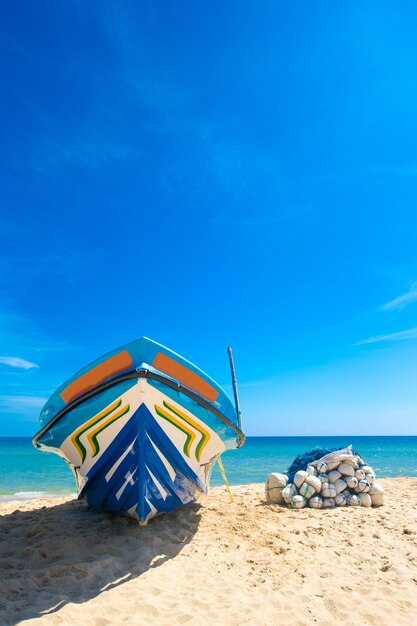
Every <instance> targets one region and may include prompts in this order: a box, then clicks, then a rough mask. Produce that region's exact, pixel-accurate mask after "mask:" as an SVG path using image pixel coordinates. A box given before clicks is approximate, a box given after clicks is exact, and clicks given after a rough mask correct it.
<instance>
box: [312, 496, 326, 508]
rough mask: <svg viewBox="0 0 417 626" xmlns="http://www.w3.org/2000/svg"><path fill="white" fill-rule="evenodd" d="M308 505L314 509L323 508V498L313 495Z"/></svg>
mask: <svg viewBox="0 0 417 626" xmlns="http://www.w3.org/2000/svg"><path fill="white" fill-rule="evenodd" d="M308 506H309V507H311V508H312V509H322V508H323V500H322V498H320V496H313V497H312V498H310V500H309V501H308Z"/></svg>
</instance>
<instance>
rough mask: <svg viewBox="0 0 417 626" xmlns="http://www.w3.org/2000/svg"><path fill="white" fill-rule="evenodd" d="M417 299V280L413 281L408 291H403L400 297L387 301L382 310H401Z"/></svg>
mask: <svg viewBox="0 0 417 626" xmlns="http://www.w3.org/2000/svg"><path fill="white" fill-rule="evenodd" d="M416 301H417V282H415V283H413V284H412V285H411V287H410V289H409V290H408V291H406V292H405V293H403V294H402V295H401V296H398V298H395V299H394V300H391V301H390V302H387V303H386V304H384V305H383V306H381V307H380V309H379V310H380V311H395V310H397V311H401V310H402V309H404V307H406V306H407V305H408V304H411V303H412V302H416Z"/></svg>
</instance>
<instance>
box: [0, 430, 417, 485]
mask: <svg viewBox="0 0 417 626" xmlns="http://www.w3.org/2000/svg"><path fill="white" fill-rule="evenodd" d="M349 444H352V446H353V448H354V449H355V450H356V451H357V452H359V454H360V455H361V456H362V458H363V459H364V460H365V461H366V462H367V463H368V464H369V465H371V466H372V467H373V468H374V470H375V472H376V475H377V478H386V477H394V476H417V437H248V438H247V440H246V442H245V445H244V446H243V448H241V449H240V450H233V451H229V452H226V453H225V454H224V455H223V456H222V459H223V464H224V467H225V470H226V474H227V477H228V479H229V482H230V483H231V484H233V485H239V484H246V483H252V482H263V481H264V480H265V478H266V476H267V475H268V474H269V473H270V472H274V471H275V472H282V471H285V470H286V469H287V468H288V466H289V465H290V464H291V462H292V461H293V459H294V458H295V457H296V456H297V455H298V454H300V453H302V452H307V451H309V450H312V449H313V448H315V447H317V446H320V447H323V448H341V447H345V446H347V445H349ZM222 483H223V480H222V477H221V475H220V472H219V469H218V466H217V464H216V467H215V469H214V471H213V476H212V481H211V484H212V485H220V484H222ZM45 492H46V493H56V494H58V493H75V480H74V477H73V475H72V473H71V471H70V469H69V468H68V467H67V465H66V463H65V462H64V461H63V460H62V459H60V458H59V457H57V456H56V455H55V454H48V453H44V452H40V451H39V450H35V448H34V447H33V446H32V442H31V439H30V438H29V437H0V495H9V496H10V495H15V494H17V495H18V496H22V497H24V496H30V495H36V494H39V493H45Z"/></svg>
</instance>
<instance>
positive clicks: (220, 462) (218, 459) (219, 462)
mask: <svg viewBox="0 0 417 626" xmlns="http://www.w3.org/2000/svg"><path fill="white" fill-rule="evenodd" d="M217 462H218V464H219V467H220V471H221V473H222V476H223V480H224V484H225V485H226V489H227V491H228V492H229V496H230V502H234V501H235V500H234V498H233V494H232V492H231V491H230V487H229V483H228V482H227V478H226V472H225V471H224V467H223V461H222V460H221V458H220V456H218V457H217Z"/></svg>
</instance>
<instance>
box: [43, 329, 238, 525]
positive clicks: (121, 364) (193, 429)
mask: <svg viewBox="0 0 417 626" xmlns="http://www.w3.org/2000/svg"><path fill="white" fill-rule="evenodd" d="M229 352H230V351H229ZM231 366H232V374H233V373H234V369H233V361H232V360H231ZM234 389H235V401H236V405H237V410H236V408H235V407H234V406H233V404H232V402H231V400H230V399H229V397H228V396H227V394H226V393H225V392H224V390H223V389H222V388H221V387H220V386H219V385H218V384H217V383H215V382H214V381H213V380H212V379H211V378H210V377H209V376H207V375H206V374H205V373H204V372H202V371H201V370H200V369H198V368H197V367H195V366H194V365H193V364H192V363H190V362H189V361H187V360H186V359H184V358H183V357H181V356H179V355H178V354H176V353H175V352H172V351H171V350H168V349H167V348H165V347H164V346H161V345H160V344H158V343H155V342H154V341H151V340H150V339H147V338H142V339H138V340H137V341H134V342H132V343H130V344H127V345H125V346H123V347H121V348H119V349H117V350H114V351H113V352H110V353H108V354H106V355H105V356H103V357H101V358H100V359H98V360H97V361H94V362H93V363H91V364H90V365H88V366H87V367H85V368H84V369H82V370H80V371H79V372H78V373H77V374H75V376H73V377H72V378H70V379H68V380H67V381H66V382H65V383H64V384H63V385H61V387H59V389H57V391H56V392H55V393H54V394H53V395H52V396H51V398H50V399H49V400H48V402H47V403H46V404H45V406H44V408H43V409H42V412H41V415H40V423H41V426H42V428H41V430H40V431H39V432H38V433H37V435H36V436H35V437H34V439H33V444H34V446H35V447H37V448H39V449H41V450H44V451H47V452H55V453H56V454H58V455H59V456H61V457H62V458H63V459H64V460H65V461H66V462H67V463H68V465H69V466H70V467H71V469H72V470H73V472H74V474H75V477H76V480H77V487H78V497H79V498H85V499H86V500H87V502H88V503H89V504H90V505H92V506H94V507H96V508H98V509H106V510H109V511H112V512H114V513H119V514H123V515H127V516H129V517H132V518H135V519H137V520H138V521H139V522H140V523H143V524H146V523H147V522H148V521H149V520H150V519H151V518H152V517H154V516H155V515H158V514H160V513H163V512H168V511H172V510H173V509H176V508H177V507H179V506H182V505H186V504H188V503H190V502H193V501H194V500H195V499H196V497H197V495H198V492H204V493H206V492H207V490H208V487H209V480H210V474H211V470H212V468H213V465H214V463H215V461H216V459H217V458H218V457H219V456H220V455H221V454H222V452H224V451H225V450H227V449H231V448H238V447H239V446H241V445H242V444H243V442H244V435H243V433H242V430H241V427H240V411H239V403H238V399H237V393H236V387H234Z"/></svg>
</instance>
